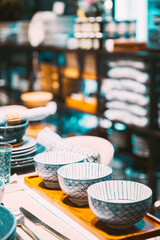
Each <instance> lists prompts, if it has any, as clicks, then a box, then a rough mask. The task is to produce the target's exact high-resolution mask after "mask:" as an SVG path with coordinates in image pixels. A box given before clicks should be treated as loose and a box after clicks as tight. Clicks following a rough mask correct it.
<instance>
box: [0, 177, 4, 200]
mask: <svg viewBox="0 0 160 240" xmlns="http://www.w3.org/2000/svg"><path fill="white" fill-rule="evenodd" d="M4 188H5V183H4V181H2V180H1V179H0V203H1V202H2V200H3V197H4Z"/></svg>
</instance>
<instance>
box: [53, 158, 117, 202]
mask: <svg viewBox="0 0 160 240" xmlns="http://www.w3.org/2000/svg"><path fill="white" fill-rule="evenodd" d="M57 173H58V180H59V184H60V187H61V189H62V190H63V192H64V193H65V194H67V195H68V197H69V198H73V199H79V200H84V201H87V202H88V197H87V188H88V187H89V186H90V185H91V184H94V183H96V182H100V181H106V180H110V179H112V168H111V167H109V166H107V165H104V164H100V163H91V162H90V163H87V162H84V163H73V164H70V165H66V166H63V167H61V168H59V169H58V171H57Z"/></svg>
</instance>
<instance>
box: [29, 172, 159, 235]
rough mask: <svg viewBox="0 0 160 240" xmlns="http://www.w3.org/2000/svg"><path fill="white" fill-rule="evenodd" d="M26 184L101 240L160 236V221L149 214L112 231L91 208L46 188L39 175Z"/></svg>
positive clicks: (33, 176) (32, 177) (58, 191)
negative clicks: (132, 224) (124, 227)
mask: <svg viewBox="0 0 160 240" xmlns="http://www.w3.org/2000/svg"><path fill="white" fill-rule="evenodd" d="M24 182H25V184H26V185H27V186H29V187H30V188H32V189H33V190H35V191H36V192H37V193H38V194H40V195H41V196H42V197H44V198H45V199H46V200H48V201H49V202H50V203H52V204H53V205H54V206H55V207H57V208H58V209H60V210H61V211H62V212H64V213H65V214H66V215H68V216H69V217H71V218H72V219H73V220H75V221H76V222H78V223H79V224H80V225H81V226H83V227H84V228H85V229H87V230H88V231H90V232H91V233H92V234H94V235H95V236H96V237H98V238H99V239H100V240H107V239H108V240H119V239H125V240H126V239H127V240H129V239H136V240H143V239H147V238H152V237H156V236H160V219H158V218H156V217H154V216H153V215H151V214H149V213H147V214H146V216H145V217H144V218H143V219H142V220H141V221H140V222H138V223H137V224H135V225H134V226H133V227H131V228H128V229H123V230H119V229H111V228H109V227H107V226H106V225H105V224H104V223H102V222H101V221H100V220H98V219H97V218H96V217H95V216H94V214H93V213H92V211H91V209H90V208H89V206H78V205H77V204H75V203H73V202H72V201H70V199H69V198H68V197H67V195H66V194H64V193H63V191H62V190H60V189H59V190H52V189H48V188H46V187H45V185H44V183H43V180H42V179H41V178H40V177H39V176H38V175H30V176H26V177H25V178H24Z"/></svg>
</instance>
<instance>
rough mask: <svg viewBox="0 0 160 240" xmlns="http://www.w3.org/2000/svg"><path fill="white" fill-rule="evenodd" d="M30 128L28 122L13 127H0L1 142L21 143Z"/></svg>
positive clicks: (24, 121)
mask: <svg viewBox="0 0 160 240" xmlns="http://www.w3.org/2000/svg"><path fill="white" fill-rule="evenodd" d="M27 127H28V120H23V121H22V123H20V124H17V125H13V126H1V127H0V142H11V143H12V142H13V143H14V142H15V141H16V142H21V140H22V138H23V136H24V135H25V133H26V130H27Z"/></svg>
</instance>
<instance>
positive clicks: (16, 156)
mask: <svg viewBox="0 0 160 240" xmlns="http://www.w3.org/2000/svg"><path fill="white" fill-rule="evenodd" d="M45 150H46V148H45V147H44V146H42V145H41V144H39V143H37V141H36V140H35V139H34V138H32V137H29V136H24V138H23V142H22V145H20V146H18V147H13V148H12V160H11V168H12V169H13V168H20V167H29V166H33V165H34V159H33V158H34V156H35V155H36V154H39V153H42V152H44V151H45Z"/></svg>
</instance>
